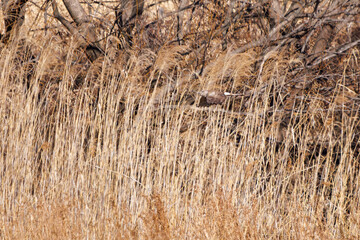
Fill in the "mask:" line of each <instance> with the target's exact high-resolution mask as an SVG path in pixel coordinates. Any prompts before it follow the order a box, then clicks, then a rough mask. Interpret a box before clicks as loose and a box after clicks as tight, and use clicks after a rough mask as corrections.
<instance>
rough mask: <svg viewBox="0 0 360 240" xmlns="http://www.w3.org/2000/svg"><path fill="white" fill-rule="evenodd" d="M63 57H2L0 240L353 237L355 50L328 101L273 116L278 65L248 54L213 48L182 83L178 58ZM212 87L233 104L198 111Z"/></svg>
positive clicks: (283, 66)
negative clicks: (200, 70)
mask: <svg viewBox="0 0 360 240" xmlns="http://www.w3.org/2000/svg"><path fill="white" fill-rule="evenodd" d="M24 46H29V48H31V49H32V50H31V51H28V50H26V49H27V48H26V47H24ZM71 46H72V45H71V44H69V45H67V46H64V45H62V44H61V42H59V41H58V39H56V38H55V37H52V36H51V35H50V36H48V37H44V38H42V39H40V40H38V39H35V38H34V39H31V38H29V39H27V41H26V42H25V43H23V42H20V43H19V42H17V41H14V42H13V43H12V45H10V46H7V47H3V48H2V49H1V55H0V70H1V77H0V100H1V104H0V126H1V128H0V156H1V158H0V184H1V188H0V189H1V193H0V216H1V217H0V226H1V228H0V237H1V238H4V239H80V238H81V239H83V238H87V239H279V238H280V239H283V238H284V239H285V238H286V239H358V238H360V230H359V229H360V220H359V219H360V206H359V203H360V201H359V196H360V192H359V189H360V188H359V184H360V179H359V155H358V154H359V148H358V140H357V139H358V134H359V133H358V130H359V118H358V105H356V104H353V105H350V106H348V105H346V103H348V101H349V98H348V96H353V95H351V93H352V92H353V90H350V89H348V88H347V87H345V86H344V81H345V80H346V78H347V74H348V72H347V71H346V70H347V69H346V68H347V67H348V65H346V63H347V62H351V60H352V59H353V58H358V57H357V56H358V55H356V54H358V53H354V54H349V56H347V57H346V59H345V60H344V61H343V62H342V63H343V65H340V66H339V68H341V69H339V72H341V73H342V75H339V76H337V77H336V79H337V80H336V81H335V82H334V85H333V90H332V92H330V93H329V100H326V101H327V102H326V101H325V100H323V99H320V97H319V96H318V94H319V93H318V92H316V90H318V89H319V87H314V88H311V89H310V90H309V92H308V93H306V94H304V95H303V96H302V97H297V98H296V97H295V98H294V100H293V101H292V102H291V104H292V105H291V107H293V108H296V111H287V109H285V110H284V99H285V98H286V97H287V96H284V95H282V93H283V92H284V91H285V90H284V89H287V87H288V85H287V84H288V83H289V82H291V81H292V79H291V78H292V77H293V76H292V75H290V74H288V69H289V68H290V67H291V66H292V65H294V64H297V62H296V57H292V56H288V55H287V53H282V52H278V53H276V54H274V55H273V56H271V57H269V58H268V59H267V61H266V62H265V63H264V64H263V66H262V68H261V72H253V71H251V69H252V66H253V65H254V64H255V61H256V59H254V58H253V57H252V56H253V52H251V51H255V50H250V51H248V52H246V53H243V54H238V55H235V56H234V55H229V52H230V50H229V51H228V52H225V53H219V52H216V50H213V52H211V54H212V57H211V59H209V62H210V64H209V66H210V67H208V68H207V69H206V71H205V72H204V74H203V76H202V77H200V78H198V79H196V78H193V77H192V74H193V69H192V68H191V67H189V65H188V64H187V63H188V62H191V57H192V56H191V55H190V56H188V55H186V56H182V55H181V54H180V53H179V52H181V51H183V49H179V48H178V47H168V49H165V50H164V49H163V50H161V51H159V52H154V51H151V50H143V49H139V50H132V51H131V52H124V53H118V54H114V52H110V51H109V53H108V55H107V56H106V57H104V58H102V59H99V60H98V61H97V62H95V63H93V64H92V65H90V64H89V63H88V62H86V61H85V60H84V57H85V56H84V55H83V53H81V52H78V50H77V49H73V48H72V47H71ZM19 47H20V48H21V49H20V50H19ZM214 49H216V48H215V47H214ZM27 51H28V54H26V53H27ZM33 52H36V53H37V54H36V59H32V58H31V56H30V55H31V53H33ZM20 53H21V54H20ZM176 53H179V54H176ZM29 56H30V57H29ZM151 64H155V66H154V67H152V68H150V70H149V71H148V70H146V69H147V66H149V65H151ZM179 69H180V70H179ZM174 79H176V80H177V82H178V83H179V84H176V85H175V86H173V88H174V89H172V91H165V94H162V93H164V91H163V89H164V88H166V87H167V86H168V83H169V81H172V80H174ZM213 88H216V89H221V90H228V91H233V92H240V90H239V89H242V90H244V91H243V92H244V95H245V96H244V97H235V98H230V99H229V100H228V101H227V102H226V103H225V105H224V106H215V107H213V106H212V107H204V108H201V107H197V102H198V101H199V96H197V95H196V91H199V90H202V89H213ZM245 90H247V91H248V90H250V94H248V95H246V93H245V92H246V91H245ZM311 91H313V92H311ZM353 98H356V95H354V96H353ZM189 99H190V100H189ZM193 101H195V104H192V102H193ZM324 102H325V103H326V104H327V105H326V107H325V106H324V104H325V103H324ZM350 110H351V111H350ZM283 119H285V121H284V120H283Z"/></svg>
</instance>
